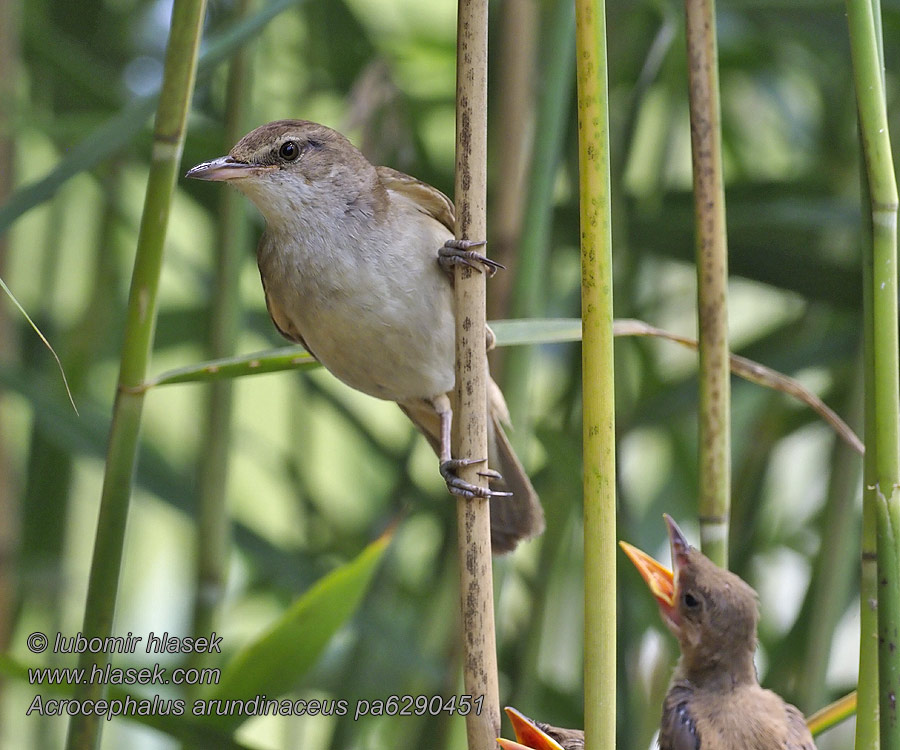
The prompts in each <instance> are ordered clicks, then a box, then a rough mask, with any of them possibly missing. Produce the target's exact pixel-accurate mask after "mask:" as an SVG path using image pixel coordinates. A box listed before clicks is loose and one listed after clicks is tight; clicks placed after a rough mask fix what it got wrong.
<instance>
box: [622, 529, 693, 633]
mask: <svg viewBox="0 0 900 750" xmlns="http://www.w3.org/2000/svg"><path fill="white" fill-rule="evenodd" d="M667 518H668V516H667ZM673 523H674V522H673ZM675 528H676V529H677V528H678V527H677V526H676V527H675ZM669 533H670V534H671V531H670V532H669ZM678 533H679V534H680V533H681V532H680V531H679V532H678ZM670 538H671V537H670ZM619 546H620V547H621V548H622V550H623V551H624V552H625V554H626V555H628V559H629V560H631V562H633V563H634V567H636V568H637V569H638V573H640V574H641V578H643V579H644V583H646V584H647V586H648V588H649V589H650V593H652V594H653V596H654V597H655V598H656V603H657V604H658V605H659V611H660V613H661V614H662V616H663V619H664V620H665V621H666V624H667V625H668V626H669V627H670V628H672V629H673V630H677V628H678V611H677V609H676V607H675V601H676V598H675V587H676V584H675V576H674V575H673V573H672V571H671V570H669V569H668V568H667V567H666V566H665V565H663V564H662V563H660V562H657V561H656V560H654V559H653V558H652V557H650V555H648V554H647V553H646V552H643V551H642V550H639V549H638V548H637V547H634V546H632V545H630V544H629V543H628V542H619ZM673 559H674V557H673Z"/></svg>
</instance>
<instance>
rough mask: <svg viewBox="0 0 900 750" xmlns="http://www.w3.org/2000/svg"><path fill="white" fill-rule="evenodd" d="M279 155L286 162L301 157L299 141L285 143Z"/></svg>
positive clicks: (279, 150)
mask: <svg viewBox="0 0 900 750" xmlns="http://www.w3.org/2000/svg"><path fill="white" fill-rule="evenodd" d="M278 155H279V156H280V157H281V158H282V159H284V160H285V161H294V160H295V159H296V158H297V157H298V156H300V145H299V144H298V143H297V141H285V142H284V143H282V144H281V148H279V149H278Z"/></svg>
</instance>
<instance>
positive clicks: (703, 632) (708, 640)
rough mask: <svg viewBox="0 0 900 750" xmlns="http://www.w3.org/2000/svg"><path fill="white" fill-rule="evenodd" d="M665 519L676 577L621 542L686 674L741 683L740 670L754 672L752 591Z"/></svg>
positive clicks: (755, 612) (755, 615)
mask: <svg viewBox="0 0 900 750" xmlns="http://www.w3.org/2000/svg"><path fill="white" fill-rule="evenodd" d="M665 519H666V524H667V526H668V529H669V546H670V548H671V551H672V567H673V569H674V573H673V572H671V571H669V570H668V569H667V568H665V567H664V566H663V565H661V564H660V563H658V562H657V561H656V560H654V559H653V558H652V557H650V556H649V555H647V554H646V553H644V552H642V551H641V550H639V549H637V548H635V547H632V546H631V545H630V544H627V543H625V542H620V544H621V546H622V548H623V549H624V551H625V554H627V555H628V557H629V559H630V560H631V561H632V562H633V563H634V564H635V566H636V567H637V568H638V571H639V572H640V573H641V576H642V577H643V579H644V581H645V582H646V583H647V585H648V586H649V587H650V590H651V592H652V593H653V595H654V597H655V598H656V601H657V604H658V605H659V609H660V613H661V615H662V618H663V621H664V622H665V623H666V625H668V627H669V629H670V630H671V631H672V632H673V633H674V634H675V636H676V637H677V638H678V642H679V644H680V645H681V654H682V661H681V664H682V667H683V669H684V671H685V672H686V673H687V674H688V675H693V676H695V677H697V676H701V675H704V674H706V673H711V672H716V673H722V672H724V673H731V674H732V677H733V678H735V679H742V678H743V677H744V676H745V675H744V674H743V673H744V672H747V671H748V670H749V671H751V672H752V671H753V666H752V664H753V653H754V652H755V650H756V625H757V620H758V618H759V613H758V607H757V600H756V592H755V591H754V590H753V589H752V588H751V587H750V586H749V585H748V584H747V583H745V582H744V581H743V580H741V578H739V577H738V576H736V575H735V574H734V573H732V572H730V571H728V570H724V569H723V568H720V567H718V566H717V565H716V564H715V563H713V562H712V560H710V559H709V558H708V557H706V556H705V555H704V554H703V553H702V552H700V550H698V549H696V548H694V547H692V546H691V545H690V544H689V543H688V541H687V538H686V537H685V536H684V534H683V533H682V531H681V529H679V528H678V525H677V524H676V523H675V521H673V520H672V518H671V517H669V516H668V515H667V516H665ZM753 674H754V676H755V672H754V673H753Z"/></svg>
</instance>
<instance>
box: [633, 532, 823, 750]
mask: <svg viewBox="0 0 900 750" xmlns="http://www.w3.org/2000/svg"><path fill="white" fill-rule="evenodd" d="M665 520H666V524H667V526H668V529H669V544H670V547H671V550H672V565H673V568H674V570H675V572H674V575H673V574H672V573H670V572H669V571H668V570H666V568H664V567H663V566H662V565H660V564H659V563H658V562H656V560H654V559H653V558H652V557H650V556H649V555H647V554H645V553H644V552H641V551H640V550H638V549H636V548H635V547H632V546H631V545H630V544H626V543H625V542H620V545H621V546H622V549H623V550H624V551H625V554H626V555H628V557H629V558H630V559H631V561H632V562H633V563H634V564H635V566H637V568H638V571H640V573H641V576H642V577H643V578H644V581H646V583H647V585H648V586H649V587H650V590H651V592H652V593H653V595H654V596H655V597H656V601H657V604H658V605H659V611H660V614H661V615H662V618H663V621H664V622H665V623H666V625H667V626H668V627H669V630H671V631H672V633H674V635H675V637H676V638H677V639H678V643H679V645H680V646H681V657H680V658H679V660H678V664H677V666H676V667H675V674H674V675H673V677H672V682H671V684H670V686H669V692H668V694H667V695H666V699H665V701H664V702H663V715H662V722H661V724H660V730H659V747H660V750H815V744H814V743H813V738H812V735H811V734H810V731H809V729H808V728H807V726H806V722H805V721H804V719H803V715H802V714H801V713H800V711H799V710H798V709H797V708H796V707H794V706H792V705H790V704H788V703H786V702H785V701H784V700H782V699H781V697H780V696H778V695H776V694H775V693H773V692H772V691H771V690H765V689H764V688H762V687H760V685H759V680H758V679H757V676H756V668H755V666H754V664H753V655H754V653H755V652H756V625H757V621H758V619H759V610H758V608H757V599H756V592H755V591H754V590H753V589H752V588H751V587H750V586H749V585H748V584H747V583H745V582H744V581H743V580H741V579H740V578H739V577H738V576H736V575H735V574H734V573H731V572H730V571H728V570H723V569H722V568H720V567H718V566H717V565H716V564H715V563H713V562H712V561H711V560H710V559H709V558H707V557H706V556H704V555H703V553H701V552H700V551H699V550H697V549H695V548H694V547H692V546H691V545H690V544H688V541H687V539H686V538H685V536H684V534H683V533H682V532H681V529H679V528H678V525H677V524H676V523H675V521H673V520H672V518H670V517H669V516H665Z"/></svg>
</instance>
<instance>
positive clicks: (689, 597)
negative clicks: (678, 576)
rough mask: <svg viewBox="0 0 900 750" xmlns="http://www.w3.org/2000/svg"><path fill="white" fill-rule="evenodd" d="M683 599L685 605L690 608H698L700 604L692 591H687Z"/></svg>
mask: <svg viewBox="0 0 900 750" xmlns="http://www.w3.org/2000/svg"><path fill="white" fill-rule="evenodd" d="M682 601H683V602H684V606H685V607H687V608H688V609H696V608H697V607H699V606H700V601H699V600H698V599H697V597H696V596H694V595H693V594H691V593H690V592H686V593H685V595H684V596H683V597H682Z"/></svg>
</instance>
